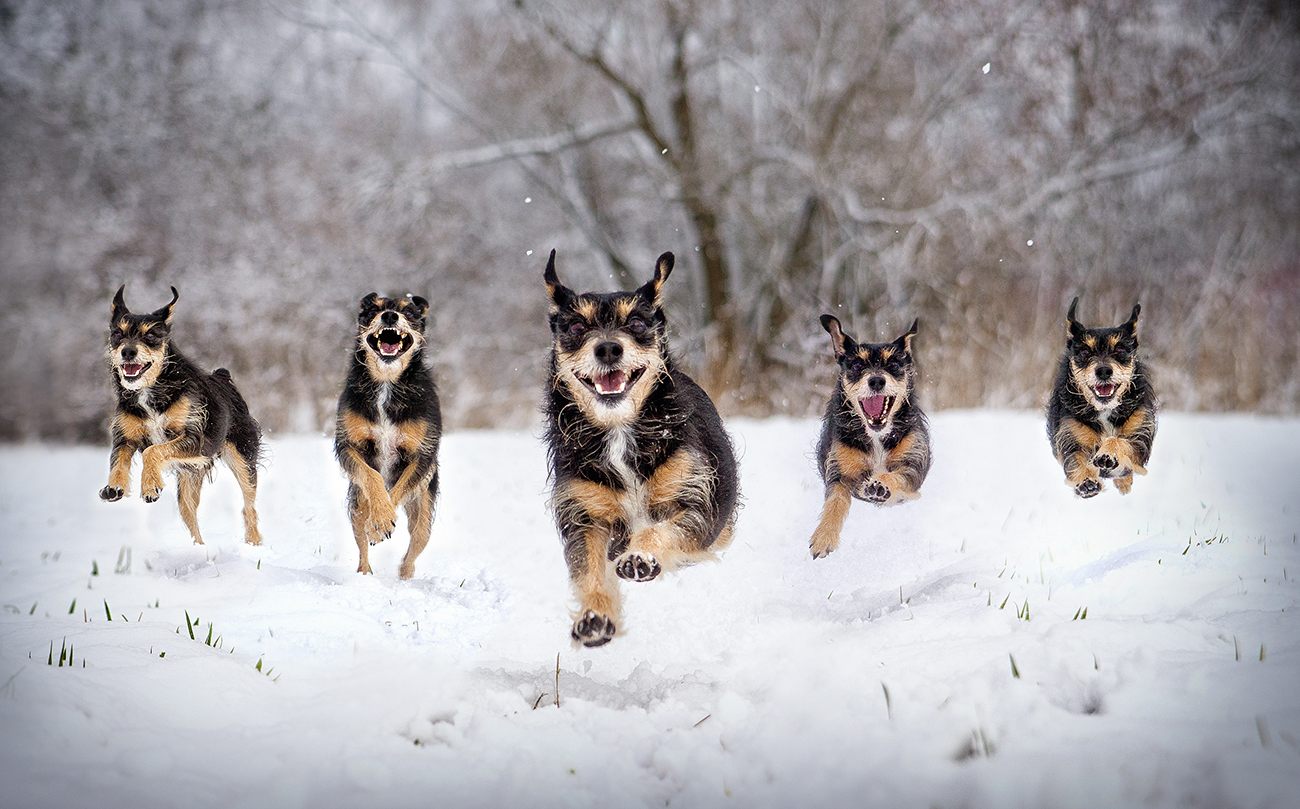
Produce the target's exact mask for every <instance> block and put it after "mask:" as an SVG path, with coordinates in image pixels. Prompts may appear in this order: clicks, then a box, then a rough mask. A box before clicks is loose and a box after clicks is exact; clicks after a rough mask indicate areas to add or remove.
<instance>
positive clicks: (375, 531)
mask: <svg viewBox="0 0 1300 809" xmlns="http://www.w3.org/2000/svg"><path fill="white" fill-rule="evenodd" d="M366 527H367V531H366V538H367V539H369V540H370V544H371V545H378V544H379V543H380V542H383V541H384V540H385V539H388V538H389V537H390V536H392V535H393V529H394V528H396V527H397V510H396V509H394V508H393V504H392V502H391V501H388V500H387V499H385V502H383V503H378V504H376V505H372V506H371V509H370V517H369V519H368V520H367V526H366Z"/></svg>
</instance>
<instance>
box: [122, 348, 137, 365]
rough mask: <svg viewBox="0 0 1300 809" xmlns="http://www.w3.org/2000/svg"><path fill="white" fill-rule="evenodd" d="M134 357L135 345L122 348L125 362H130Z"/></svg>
mask: <svg viewBox="0 0 1300 809" xmlns="http://www.w3.org/2000/svg"><path fill="white" fill-rule="evenodd" d="M133 359H135V346H127V347H126V348H124V349H122V361H123V362H130V361H131V360H133Z"/></svg>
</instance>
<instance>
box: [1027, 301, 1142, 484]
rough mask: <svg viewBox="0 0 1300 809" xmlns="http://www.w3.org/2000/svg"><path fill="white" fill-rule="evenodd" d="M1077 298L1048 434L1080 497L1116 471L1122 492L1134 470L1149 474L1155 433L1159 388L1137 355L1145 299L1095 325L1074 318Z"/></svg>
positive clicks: (1068, 320)
mask: <svg viewBox="0 0 1300 809" xmlns="http://www.w3.org/2000/svg"><path fill="white" fill-rule="evenodd" d="M1078 306H1079V299H1078V298H1075V299H1074V301H1073V302H1072V303H1071V304H1070V311H1069V313H1068V314H1066V316H1065V324H1066V337H1067V340H1066V347H1065V354H1064V355H1063V356H1062V357H1061V366H1060V370H1059V371H1058V372H1057V374H1056V385H1055V387H1054V388H1053V389H1052V398H1051V401H1049V402H1048V404H1047V437H1048V440H1050V441H1051V442H1052V452H1053V453H1054V454H1055V455H1056V460H1057V461H1058V462H1059V463H1060V464H1061V466H1062V467H1063V468H1064V469H1065V479H1066V482H1067V483H1069V485H1070V486H1071V487H1072V488H1073V489H1074V492H1075V494H1077V495H1079V496H1080V497H1092V496H1094V495H1096V494H1097V493H1098V492H1100V491H1101V481H1102V479H1104V478H1110V480H1111V481H1112V482H1113V483H1114V484H1115V488H1116V489H1119V491H1120V493H1121V494H1128V492H1129V489H1131V488H1133V475H1135V474H1138V475H1145V474H1146V473H1147V470H1146V463H1147V460H1148V459H1149V458H1150V457H1151V442H1152V441H1153V440H1154V439H1155V436H1156V395H1155V391H1154V390H1153V389H1152V387H1151V381H1150V379H1149V378H1148V376H1147V370H1146V367H1145V366H1144V365H1143V364H1142V362H1141V361H1140V360H1139V359H1138V356H1137V350H1138V338H1137V319H1138V313H1139V312H1141V311H1142V305H1141V304H1135V305H1134V306H1133V313H1132V314H1131V315H1129V319H1128V320H1126V321H1125V322H1124V323H1122V324H1120V325H1119V326H1116V327H1115V328H1100V329H1089V328H1085V327H1084V326H1082V325H1080V324H1079V322H1078V321H1076V320H1075V319H1074V313H1075V310H1076V309H1077V308H1078Z"/></svg>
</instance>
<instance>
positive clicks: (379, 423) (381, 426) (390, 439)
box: [373, 383, 398, 479]
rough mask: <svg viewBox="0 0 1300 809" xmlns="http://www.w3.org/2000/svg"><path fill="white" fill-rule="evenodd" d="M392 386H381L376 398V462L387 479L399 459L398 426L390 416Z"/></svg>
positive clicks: (379, 470) (380, 472) (385, 384)
mask: <svg viewBox="0 0 1300 809" xmlns="http://www.w3.org/2000/svg"><path fill="white" fill-rule="evenodd" d="M389 391H390V388H389V385H388V384H387V383H384V384H383V385H380V386H379V396H378V397H376V398H375V431H374V436H373V438H374V442H375V463H376V464H377V466H378V472H379V474H380V475H381V476H383V477H384V478H385V479H387V477H388V472H389V470H390V469H392V468H393V464H394V462H396V461H397V443H398V434H397V426H396V425H394V424H393V421H392V419H390V418H388V394H389Z"/></svg>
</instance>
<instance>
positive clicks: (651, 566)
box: [614, 553, 663, 581]
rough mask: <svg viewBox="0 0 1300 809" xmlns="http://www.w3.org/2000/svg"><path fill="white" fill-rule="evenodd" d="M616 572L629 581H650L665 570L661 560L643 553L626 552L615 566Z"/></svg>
mask: <svg viewBox="0 0 1300 809" xmlns="http://www.w3.org/2000/svg"><path fill="white" fill-rule="evenodd" d="M614 572H616V573H618V577H619V578H620V579H627V580H628V581H650V580H651V579H653V578H655V577H656V576H658V575H659V574H660V573H662V572H663V567H662V566H661V565H660V564H659V560H658V559H655V558H654V557H653V556H647V555H646V554H643V553H629V554H625V555H624V556H623V558H621V559H619V560H618V563H617V564H616V565H615V566H614Z"/></svg>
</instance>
